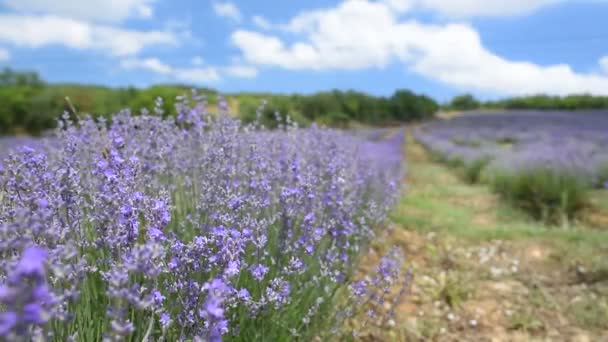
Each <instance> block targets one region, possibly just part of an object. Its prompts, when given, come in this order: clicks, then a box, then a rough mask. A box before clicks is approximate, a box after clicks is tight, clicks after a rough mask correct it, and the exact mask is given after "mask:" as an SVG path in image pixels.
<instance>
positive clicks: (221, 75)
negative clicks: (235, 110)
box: [0, 0, 608, 100]
mask: <svg viewBox="0 0 608 342" xmlns="http://www.w3.org/2000/svg"><path fill="white" fill-rule="evenodd" d="M606 18H608V1H607V0H570V1H568V0H510V1H503V0H374V1H372V0H345V1H326V0H310V1H276V0H256V1H196V0H171V1H169V0H121V1H119V0H114V1H103V2H97V1H73V0H54V1H50V0H46V1H44V0H0V65H4V66H10V67H13V68H15V69H29V70H36V71H38V72H39V73H40V74H41V75H42V77H43V78H44V79H46V80H49V81H52V82H79V83H93V84H103V85H110V86H126V85H135V86H140V87H144V86H148V85H151V84H155V83H187V84H193V85H200V86H208V87H213V88H217V89H219V90H221V91H224V92H235V91H272V92H283V93H292V92H300V93H310V92H314V91H320V90H327V89H332V88H338V89H357V90H362V91H366V92H369V93H372V94H377V95H388V94H390V93H392V92H393V91H394V90H395V89H397V88H410V89H413V90H415V91H418V92H423V93H426V94H429V95H431V96H433V97H435V98H437V99H439V100H447V99H449V98H450V97H451V96H454V95H456V94H460V93H463V92H470V93H473V94H475V95H477V96H480V97H482V98H496V97H504V96H511V95H526V94H536V93H548V94H557V95H563V94H569V93H582V92H586V93H593V94H602V95H608V25H606V22H605V20H606Z"/></svg>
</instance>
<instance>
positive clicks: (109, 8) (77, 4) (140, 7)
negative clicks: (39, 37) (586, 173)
mask: <svg viewBox="0 0 608 342" xmlns="http://www.w3.org/2000/svg"><path fill="white" fill-rule="evenodd" d="M153 1H154V0H103V1H81V0H53V1H49V0H0V2H1V3H2V4H3V5H5V6H6V7H7V8H9V9H11V10H13V11H17V12H20V13H25V14H43V15H56V16H60V17H66V18H71V19H79V20H85V21H94V22H121V21H123V20H125V19H128V18H150V17H152V16H153V14H154V10H153V8H152V3H153Z"/></svg>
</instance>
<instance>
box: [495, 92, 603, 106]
mask: <svg viewBox="0 0 608 342" xmlns="http://www.w3.org/2000/svg"><path fill="white" fill-rule="evenodd" d="M484 106H485V107H489V108H503V109H540V110H550V109H563V110H578V109H606V108H608V97H606V96H593V95H589V94H574V95H568V96H562V97H560V96H547V95H535V96H525V97H514V98H510V99H504V100H500V101H494V102H488V103H486V104H484Z"/></svg>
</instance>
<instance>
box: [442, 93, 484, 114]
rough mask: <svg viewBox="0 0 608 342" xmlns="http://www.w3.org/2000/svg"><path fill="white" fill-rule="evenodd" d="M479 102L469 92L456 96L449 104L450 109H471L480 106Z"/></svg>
mask: <svg viewBox="0 0 608 342" xmlns="http://www.w3.org/2000/svg"><path fill="white" fill-rule="evenodd" d="M480 105H481V104H480V102H479V101H478V100H477V99H476V98H475V97H473V95H471V94H464V95H459V96H456V97H454V98H453V99H452V101H451V102H450V104H449V108H450V109H454V110H473V109H478V108H479V107H480Z"/></svg>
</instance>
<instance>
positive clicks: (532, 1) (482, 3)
mask: <svg viewBox="0 0 608 342" xmlns="http://www.w3.org/2000/svg"><path fill="white" fill-rule="evenodd" d="M564 1H568V0H509V1H505V0H449V1H446V0H382V2H383V3H384V4H385V5H387V6H388V7H390V8H391V9H393V10H395V11H397V12H405V11H408V10H411V9H422V10H429V11H432V12H436V13H440V14H442V15H444V16H447V17H474V16H491V17H502V16H513V15H523V14H528V13H531V12H533V11H535V10H537V9H539V8H541V7H545V6H548V5H553V4H556V3H559V2H564Z"/></svg>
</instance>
